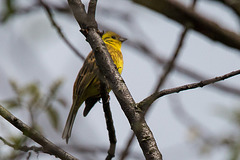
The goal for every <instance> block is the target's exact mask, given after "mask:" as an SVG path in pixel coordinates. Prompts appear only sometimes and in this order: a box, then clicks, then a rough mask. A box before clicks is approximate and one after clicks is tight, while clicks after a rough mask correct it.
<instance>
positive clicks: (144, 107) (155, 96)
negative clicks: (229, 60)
mask: <svg viewBox="0 0 240 160" xmlns="http://www.w3.org/2000/svg"><path fill="white" fill-rule="evenodd" d="M239 74H240V70H236V71H232V72H230V73H227V74H224V75H222V76H218V77H215V78H211V79H207V80H204V81H200V82H198V83H191V84H186V85H183V86H180V87H175V88H170V89H165V90H162V91H160V92H156V93H153V94H152V95H150V96H149V97H147V98H145V99H144V100H142V101H141V102H140V103H138V107H139V108H141V109H142V110H143V112H145V111H146V110H148V107H149V106H150V105H151V104H152V103H153V102H154V101H155V100H156V99H158V98H160V97H163V96H165V95H169V94H172V93H179V92H182V91H185V90H191V89H195V88H199V87H204V86H206V85H209V84H212V83H216V82H219V81H222V80H225V79H228V78H231V77H233V76H236V75H239Z"/></svg>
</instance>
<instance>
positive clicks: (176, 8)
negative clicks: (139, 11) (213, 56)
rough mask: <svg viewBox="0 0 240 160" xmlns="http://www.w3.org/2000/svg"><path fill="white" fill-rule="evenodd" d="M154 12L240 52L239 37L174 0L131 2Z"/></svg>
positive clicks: (139, 0) (135, 0) (137, 0)
mask: <svg viewBox="0 0 240 160" xmlns="http://www.w3.org/2000/svg"><path fill="white" fill-rule="evenodd" d="M133 1H134V2H136V3H138V4H140V5H143V6H146V7H148V8H150V9H152V10H154V11H156V12H159V13H162V14H164V15H165V16H167V17H168V18H170V19H173V20H175V21H177V22H178V23H180V24H182V25H184V26H185V25H187V24H188V25H189V24H190V25H189V26H190V28H191V29H193V30H195V31H197V32H199V33H201V34H203V35H205V36H207V37H208V38H210V39H212V40H213V41H218V42H220V43H222V44H224V45H227V46H229V47H232V48H235V49H238V50H240V36H239V35H237V34H236V33H234V32H232V31H229V30H227V29H224V28H222V27H220V26H219V25H218V24H217V23H215V22H213V21H211V20H209V19H207V18H205V17H203V16H201V15H199V14H198V13H196V12H195V11H193V10H192V9H189V8H188V7H185V6H183V5H182V4H181V3H179V2H177V1H174V0H161V1H159V0H151V1H145V0H133Z"/></svg>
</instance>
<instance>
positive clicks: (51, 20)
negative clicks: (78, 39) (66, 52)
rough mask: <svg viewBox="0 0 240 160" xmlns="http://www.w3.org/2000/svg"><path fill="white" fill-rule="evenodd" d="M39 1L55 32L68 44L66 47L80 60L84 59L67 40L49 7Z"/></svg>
mask: <svg viewBox="0 0 240 160" xmlns="http://www.w3.org/2000/svg"><path fill="white" fill-rule="evenodd" d="M39 3H40V4H41V5H42V7H43V8H44V9H45V11H46V13H47V15H48V18H49V20H50V22H51V24H52V25H53V27H54V28H55V29H56V30H57V33H58V34H59V35H60V37H61V38H62V40H63V41H64V42H65V43H66V44H67V45H68V47H69V48H70V49H71V50H72V51H73V52H74V53H75V54H76V55H77V56H78V57H79V58H81V59H82V60H85V58H84V56H83V55H82V54H81V53H80V52H79V51H78V50H77V49H76V48H75V47H74V46H73V45H72V44H71V43H70V42H69V40H68V39H67V38H66V37H65V35H64V34H63V32H62V30H61V28H60V27H59V25H58V24H57V23H56V21H55V20H54V19H53V15H52V11H51V9H50V7H49V6H48V5H47V4H46V3H45V2H43V1H42V0H39Z"/></svg>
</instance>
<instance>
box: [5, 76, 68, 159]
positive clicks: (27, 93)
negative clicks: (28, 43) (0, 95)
mask: <svg viewBox="0 0 240 160" xmlns="http://www.w3.org/2000/svg"><path fill="white" fill-rule="evenodd" d="M9 82H10V85H11V87H12V90H13V91H14V94H15V96H14V97H11V98H9V99H6V100H3V104H4V105H5V106H6V107H7V108H8V109H9V110H14V111H17V112H19V113H22V112H24V111H27V112H28V113H29V115H30V116H29V117H30V123H31V127H32V128H34V129H37V130H38V131H41V127H40V125H39V124H40V123H39V122H38V121H37V118H38V116H39V115H40V114H46V115H47V117H48V119H49V121H50V123H51V125H52V127H53V128H54V129H55V130H58V129H59V122H60V120H59V112H58V110H57V108H59V107H60V106H62V107H65V106H66V101H65V100H64V99H63V98H62V97H60V96H59V91H60V88H61V86H62V84H63V81H62V80H61V79H59V80H56V81H54V82H53V83H52V84H51V85H50V86H49V87H48V88H49V89H48V90H47V91H46V93H44V92H43V91H41V89H40V88H41V86H40V85H39V83H37V82H32V83H29V84H26V85H24V86H21V85H19V84H18V83H17V82H16V81H14V80H10V81H9ZM6 141H10V142H8V143H9V144H8V145H9V146H12V147H13V148H14V149H15V150H13V151H12V152H11V153H10V154H9V155H8V156H7V157H1V159H19V158H20V157H21V156H23V155H24V154H27V152H24V153H22V152H21V153H20V152H19V151H18V148H19V147H22V146H25V145H26V144H28V142H29V139H28V138H27V137H25V136H23V135H22V134H21V135H16V134H14V133H13V134H10V135H9V136H8V138H7V140H6Z"/></svg>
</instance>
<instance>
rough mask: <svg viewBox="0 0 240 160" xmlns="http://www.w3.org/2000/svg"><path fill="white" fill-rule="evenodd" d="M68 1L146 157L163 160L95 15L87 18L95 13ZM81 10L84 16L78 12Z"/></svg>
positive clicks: (75, 1) (74, 1) (75, 2)
mask: <svg viewBox="0 0 240 160" xmlns="http://www.w3.org/2000/svg"><path fill="white" fill-rule="evenodd" d="M91 1H93V2H94V0H90V2H91ZM68 3H69V5H70V8H71V9H72V11H73V13H74V16H75V18H76V20H77V21H78V23H79V25H80V27H81V30H82V33H83V34H84V35H85V36H86V38H87V41H88V42H89V44H90V45H91V47H92V49H93V51H94V55H95V58H96V63H97V65H98V67H99V70H100V72H101V75H103V76H101V75H100V78H101V79H102V80H103V77H104V78H105V80H107V82H108V83H109V85H110V87H111V88H112V90H113V92H114V94H115V95H116V97H117V99H118V101H119V103H120V104H121V107H122V109H123V111H124V113H125V115H126V116H127V118H128V120H129V123H130V125H131V128H132V130H133V131H134V133H135V135H136V136H137V138H138V141H139V144H140V146H141V148H142V150H143V153H144V155H145V158H146V159H156V160H161V159H162V155H161V153H160V151H159V150H158V148H157V145H156V142H155V139H154V137H153V134H152V132H151V130H150V129H149V127H148V125H147V123H146V121H145V120H144V117H143V116H142V113H141V111H140V110H137V108H136V103H135V101H134V100H133V98H132V96H131V94H130V92H129V90H128V88H127V86H126V84H125V83H124V81H123V79H122V77H121V76H120V74H119V73H118V71H117V69H116V66H115V65H114V63H113V61H112V58H111V56H110V54H109V53H108V51H107V48H106V46H105V44H104V43H103V41H102V39H101V37H100V36H99V34H98V33H97V31H98V28H97V25H95V27H93V25H91V24H94V22H95V18H94V22H89V21H87V20H89V19H88V18H86V17H88V16H92V14H90V15H86V12H84V11H82V10H84V8H83V5H82V4H81V1H80V0H68ZM90 6H94V5H90ZM90 6H89V7H90ZM94 7H96V6H94ZM91 10H92V9H91ZM79 13H81V14H82V15H79ZM90 19H91V18H90ZM84 26H85V28H84Z"/></svg>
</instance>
